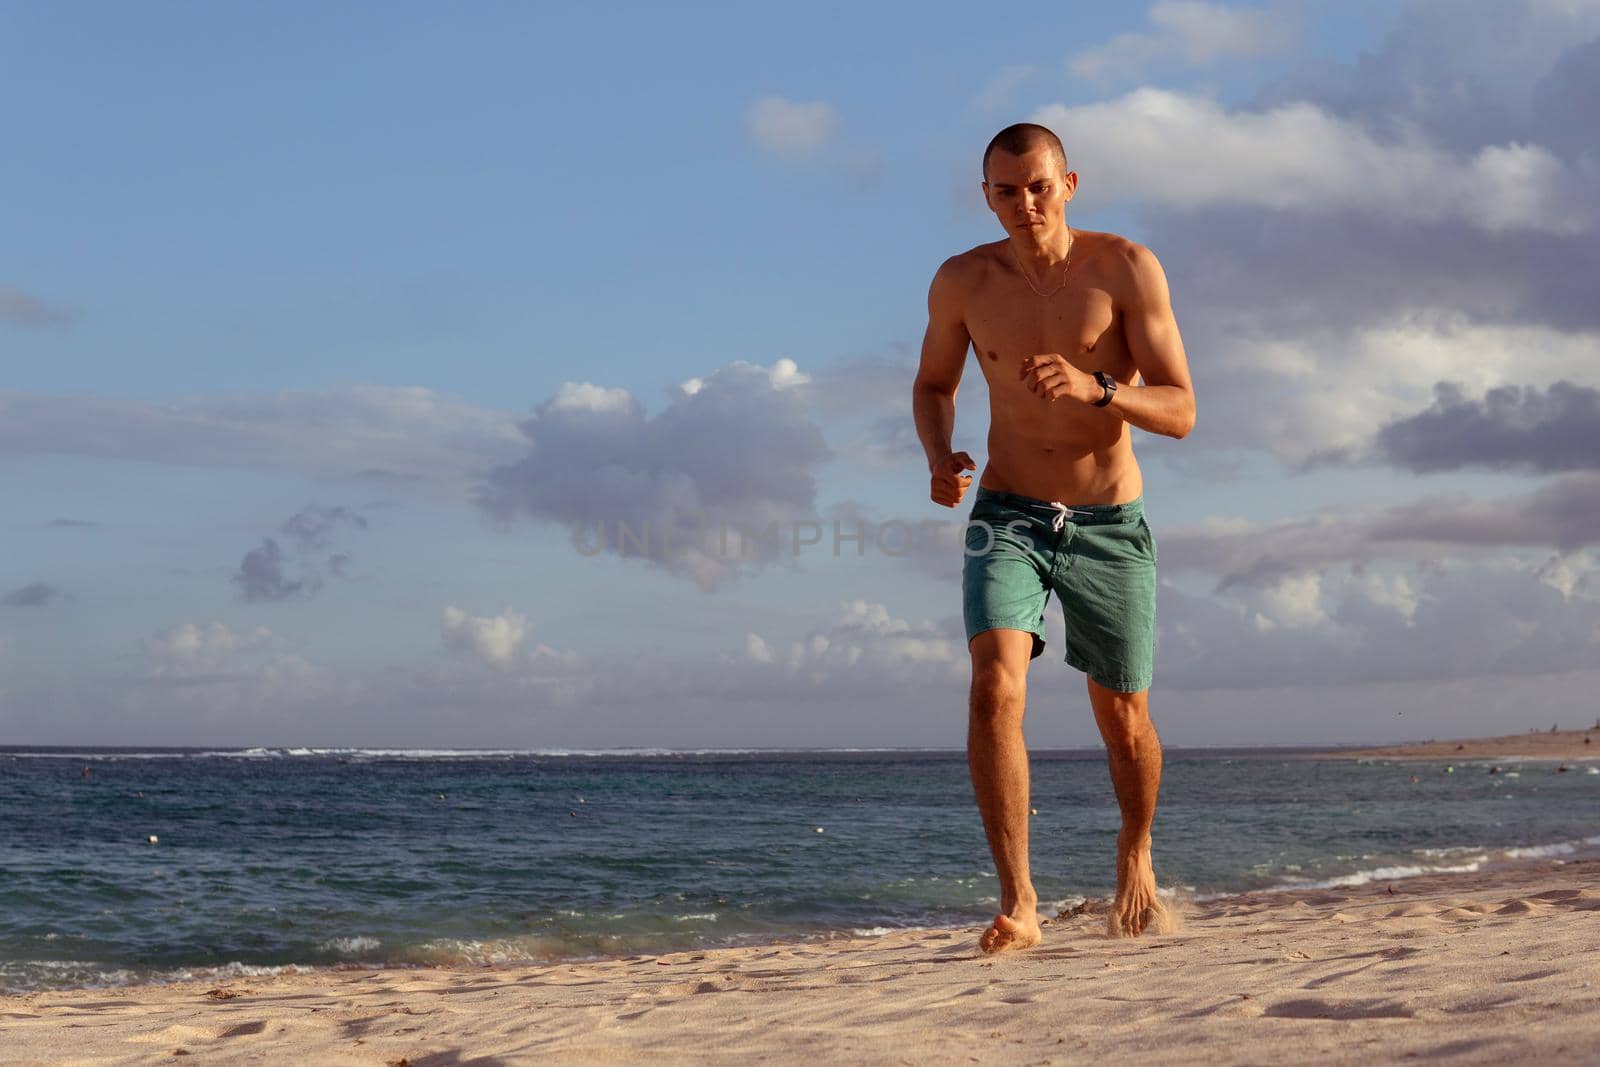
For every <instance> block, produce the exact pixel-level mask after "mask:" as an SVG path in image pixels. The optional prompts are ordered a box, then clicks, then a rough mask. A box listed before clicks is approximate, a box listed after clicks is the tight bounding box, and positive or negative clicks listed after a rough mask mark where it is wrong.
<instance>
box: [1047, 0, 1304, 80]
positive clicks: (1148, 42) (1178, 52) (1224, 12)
mask: <svg viewBox="0 0 1600 1067" xmlns="http://www.w3.org/2000/svg"><path fill="white" fill-rule="evenodd" d="M1293 38H1294V32H1293V27H1292V26H1291V25H1290V23H1289V20H1288V18H1287V17H1286V16H1285V14H1284V13H1283V12H1281V11H1272V10H1264V9H1261V8H1238V7H1223V6H1221V5H1219V4H1208V3H1202V2H1200V0H1160V2H1159V3H1157V4H1155V5H1154V6H1153V7H1151V8H1150V29H1149V30H1148V31H1145V32H1142V33H1123V34H1118V35H1117V36H1116V37H1113V38H1112V39H1111V40H1109V41H1107V42H1106V43H1105V44H1102V45H1098V46H1096V47H1093V48H1086V49H1084V50H1083V51H1080V52H1077V53H1075V54H1074V55H1073V56H1072V57H1071V59H1070V60H1068V63H1067V66H1068V68H1069V69H1070V70H1071V71H1072V72H1073V73H1074V74H1076V75H1078V76H1079V77H1082V78H1087V79H1089V80H1090V81H1094V82H1100V83H1108V82H1113V81H1135V80H1137V79H1138V78H1139V77H1141V76H1142V75H1143V74H1144V73H1145V72H1146V71H1147V70H1148V69H1149V68H1151V67H1153V66H1156V65H1158V64H1159V65H1160V66H1162V67H1167V68H1170V67H1171V66H1174V65H1179V64H1181V65H1184V66H1189V67H1204V66H1208V65H1210V64H1213V63H1216V62H1217V61H1218V60H1222V59H1234V58H1248V57H1251V56H1262V55H1270V54H1272V53H1275V52H1280V51H1283V50H1284V49H1286V48H1287V47H1288V46H1289V45H1290V44H1291V42H1292V41H1293Z"/></svg>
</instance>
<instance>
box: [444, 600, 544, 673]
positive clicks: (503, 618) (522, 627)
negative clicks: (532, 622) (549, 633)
mask: <svg viewBox="0 0 1600 1067" xmlns="http://www.w3.org/2000/svg"><path fill="white" fill-rule="evenodd" d="M527 633H528V617H527V616H526V615H524V614H522V613H521V612H519V611H512V610H511V609H509V608H507V609H506V610H505V611H502V612H501V613H500V614H498V615H491V616H489V617H487V618H479V617H475V616H471V615H468V614H467V613H466V612H464V611H462V610H461V609H460V608H457V607H447V608H445V609H444V640H445V644H447V645H449V646H450V647H451V648H454V649H458V650H461V651H465V652H470V653H471V654H473V655H475V656H478V657H480V658H482V659H483V660H485V661H486V662H489V663H492V664H495V665H496V666H502V667H503V666H505V665H506V664H508V663H510V662H511V660H512V658H513V657H514V656H515V655H516V654H517V649H518V648H519V647H521V645H522V641H523V639H524V638H525V637H527Z"/></svg>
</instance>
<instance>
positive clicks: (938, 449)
mask: <svg viewBox="0 0 1600 1067" xmlns="http://www.w3.org/2000/svg"><path fill="white" fill-rule="evenodd" d="M911 416H912V418H913V419H914V420H915V421H916V424H917V438H918V440H920V441H921V442H922V451H923V452H925V453H927V456H928V467H929V469H932V467H933V465H934V464H935V463H937V462H939V461H940V460H941V459H943V458H944V457H946V456H948V455H949V454H950V436H951V435H952V434H953V433H955V429H956V396H955V394H954V393H946V392H943V391H941V390H936V389H913V390H912V391H911Z"/></svg>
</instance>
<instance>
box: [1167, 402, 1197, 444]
mask: <svg viewBox="0 0 1600 1067" xmlns="http://www.w3.org/2000/svg"><path fill="white" fill-rule="evenodd" d="M1193 431H1194V405H1193V404H1192V403H1191V404H1190V405H1189V410H1188V411H1187V412H1185V413H1184V416H1183V420H1182V421H1181V422H1179V423H1178V426H1177V430H1176V431H1175V432H1174V433H1173V435H1172V436H1173V438H1174V439H1175V440H1178V441H1181V440H1183V439H1184V438H1185V437H1188V436H1189V434H1190V433H1192V432H1193Z"/></svg>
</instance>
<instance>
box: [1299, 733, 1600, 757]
mask: <svg viewBox="0 0 1600 1067" xmlns="http://www.w3.org/2000/svg"><path fill="white" fill-rule="evenodd" d="M1318 755H1320V756H1325V757H1329V758H1334V757H1338V758H1343V759H1441V760H1443V759H1547V760H1600V729H1593V728H1590V729H1587V730H1555V731H1550V730H1545V731H1542V732H1538V733H1526V734H1508V735H1506V736H1504V737H1461V738H1451V739H1448V740H1444V741H1432V740H1430V741H1408V742H1406V743H1405V744H1401V745H1383V746H1380V747H1377V748H1344V749H1333V750H1330V751H1327V752H1322V753H1318Z"/></svg>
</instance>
